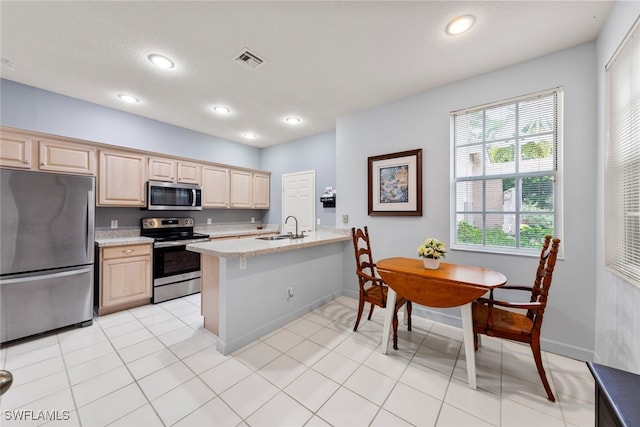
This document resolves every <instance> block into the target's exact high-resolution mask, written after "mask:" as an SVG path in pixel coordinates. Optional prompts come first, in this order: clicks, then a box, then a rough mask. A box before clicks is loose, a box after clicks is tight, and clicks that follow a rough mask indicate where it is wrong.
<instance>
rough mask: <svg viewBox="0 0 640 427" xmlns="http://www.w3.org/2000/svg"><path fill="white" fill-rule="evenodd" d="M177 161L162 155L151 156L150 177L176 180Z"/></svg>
mask: <svg viewBox="0 0 640 427" xmlns="http://www.w3.org/2000/svg"><path fill="white" fill-rule="evenodd" d="M176 163H177V162H176V161H175V160H173V159H165V158H162V157H149V179H151V180H155V181H169V182H175V180H176Z"/></svg>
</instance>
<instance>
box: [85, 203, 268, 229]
mask: <svg viewBox="0 0 640 427" xmlns="http://www.w3.org/2000/svg"><path fill="white" fill-rule="evenodd" d="M266 212H267V211H266V210H260V209H206V210H202V211H150V210H146V209H139V208H104V207H97V208H96V229H111V221H112V220H116V221H118V228H117V229H125V230H126V229H139V228H140V220H141V219H142V218H149V217H161V218H167V217H192V218H194V219H195V222H196V226H200V225H219V224H233V225H234V226H235V225H237V224H251V225H253V226H256V225H260V224H262V220H263V218H264V215H265V213H266ZM209 218H211V224H207V220H208V219H209ZM252 218H253V220H254V222H252V221H251V219H252Z"/></svg>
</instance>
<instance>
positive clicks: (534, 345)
mask: <svg viewBox="0 0 640 427" xmlns="http://www.w3.org/2000/svg"><path fill="white" fill-rule="evenodd" d="M531 352H532V353H533V359H534V360H535V361H536V367H537V368H538V374H539V375H540V379H541V380H542V385H543V386H544V389H545V391H546V392H547V399H549V400H550V401H551V402H555V401H556V398H555V397H554V396H553V392H552V391H551V386H549V381H547V375H546V374H545V372H544V367H543V366H542V355H541V354H540V341H539V339H535V338H534V339H533V340H532V341H531Z"/></svg>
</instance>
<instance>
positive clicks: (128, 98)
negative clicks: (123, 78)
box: [118, 93, 140, 104]
mask: <svg viewBox="0 0 640 427" xmlns="http://www.w3.org/2000/svg"><path fill="white" fill-rule="evenodd" d="M118 98H120V100H121V101H124V102H127V103H129V104H136V103H138V102H140V100H139V99H138V98H136V97H135V96H133V95H127V94H124V93H121V94H120V95H118Z"/></svg>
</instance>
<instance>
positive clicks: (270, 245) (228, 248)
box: [187, 229, 351, 258]
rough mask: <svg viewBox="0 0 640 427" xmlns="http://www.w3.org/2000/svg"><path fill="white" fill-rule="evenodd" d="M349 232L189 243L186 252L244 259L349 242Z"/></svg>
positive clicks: (316, 232)
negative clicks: (287, 237) (295, 237)
mask: <svg viewBox="0 0 640 427" xmlns="http://www.w3.org/2000/svg"><path fill="white" fill-rule="evenodd" d="M349 233H350V231H349V230H339V229H336V230H335V231H315V232H310V233H308V234H305V237H304V238H302V239H282V240H260V239H256V238H254V239H236V240H220V241H211V242H204V243H191V244H189V245H187V250H190V251H193V252H198V253H201V254H203V255H209V256H214V257H222V258H244V257H253V256H260V255H268V254H273V253H278V252H286V251H292V250H296V249H303V248H307V247H311V246H319V245H327V244H330V243H337V242H344V241H348V240H351V235H350V234H349Z"/></svg>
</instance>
